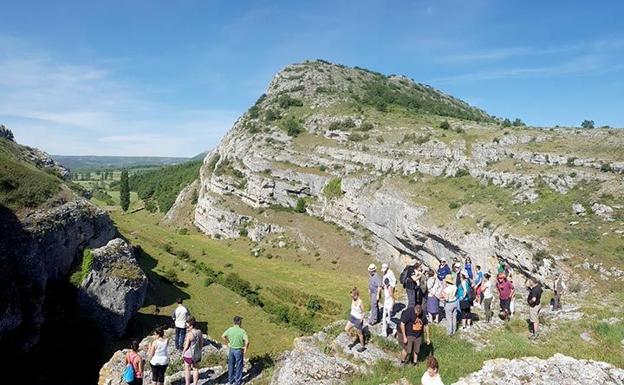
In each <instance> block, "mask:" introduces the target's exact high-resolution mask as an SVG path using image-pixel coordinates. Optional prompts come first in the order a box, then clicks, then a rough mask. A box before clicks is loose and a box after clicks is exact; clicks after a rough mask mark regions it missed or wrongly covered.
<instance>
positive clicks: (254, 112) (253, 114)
mask: <svg viewBox="0 0 624 385" xmlns="http://www.w3.org/2000/svg"><path fill="white" fill-rule="evenodd" d="M247 113H248V114H249V117H250V118H251V119H256V118H258V116H260V109H259V108H258V106H255V105H254V106H251V108H249V111H247Z"/></svg>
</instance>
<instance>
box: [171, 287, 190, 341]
mask: <svg viewBox="0 0 624 385" xmlns="http://www.w3.org/2000/svg"><path fill="white" fill-rule="evenodd" d="M176 303H177V304H178V306H176V308H175V310H174V311H173V315H172V316H171V318H173V323H174V324H175V347H176V349H178V350H182V347H183V345H184V340H185V339H186V321H187V320H188V319H189V317H190V316H191V313H190V312H189V311H188V309H187V308H186V307H185V306H184V305H182V298H178V299H177V300H176Z"/></svg>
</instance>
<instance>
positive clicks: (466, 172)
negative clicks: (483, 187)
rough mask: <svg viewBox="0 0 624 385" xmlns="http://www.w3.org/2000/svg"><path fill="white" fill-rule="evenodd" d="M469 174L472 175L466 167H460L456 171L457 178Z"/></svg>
mask: <svg viewBox="0 0 624 385" xmlns="http://www.w3.org/2000/svg"><path fill="white" fill-rule="evenodd" d="M468 175H470V173H469V172H468V170H466V169H465V168H460V169H457V171H455V177H456V178H461V177H463V176H468Z"/></svg>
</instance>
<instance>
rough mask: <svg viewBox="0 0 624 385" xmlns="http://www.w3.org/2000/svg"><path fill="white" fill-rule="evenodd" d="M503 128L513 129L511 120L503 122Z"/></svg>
mask: <svg viewBox="0 0 624 385" xmlns="http://www.w3.org/2000/svg"><path fill="white" fill-rule="evenodd" d="M503 127H511V120H509V119H507V118H505V120H503Z"/></svg>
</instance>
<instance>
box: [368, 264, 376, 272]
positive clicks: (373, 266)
mask: <svg viewBox="0 0 624 385" xmlns="http://www.w3.org/2000/svg"><path fill="white" fill-rule="evenodd" d="M376 270H377V267H376V266H375V264H374V263H371V264H370V265H368V271H376Z"/></svg>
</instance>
